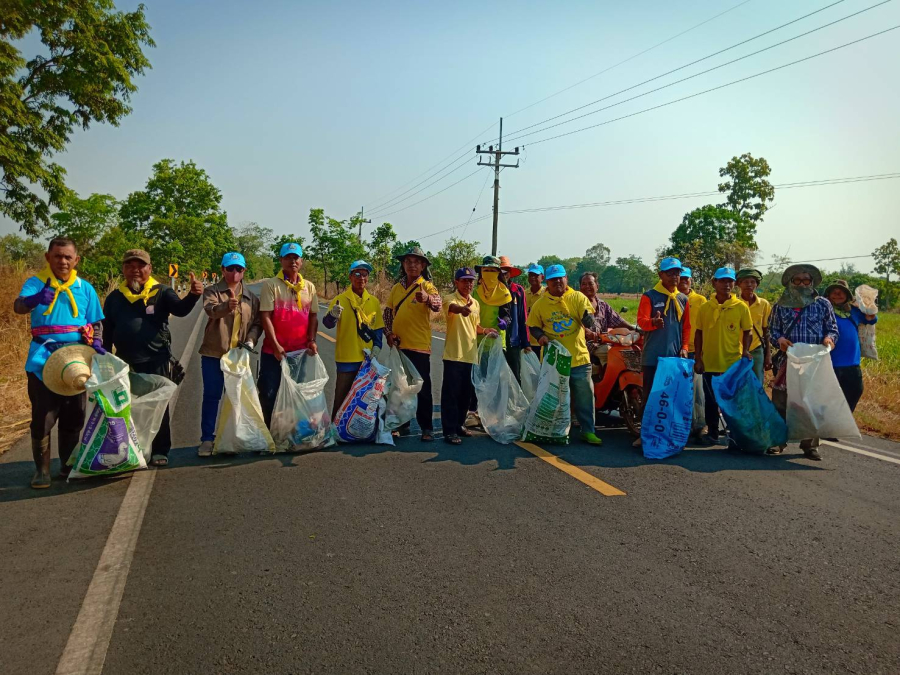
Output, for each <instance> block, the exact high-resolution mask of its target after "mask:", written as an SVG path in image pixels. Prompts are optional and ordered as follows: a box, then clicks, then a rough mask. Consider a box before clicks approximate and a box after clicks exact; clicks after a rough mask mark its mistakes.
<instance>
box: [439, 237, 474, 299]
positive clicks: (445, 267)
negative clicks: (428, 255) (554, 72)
mask: <svg viewBox="0 0 900 675" xmlns="http://www.w3.org/2000/svg"><path fill="white" fill-rule="evenodd" d="M481 258H482V256H481V255H479V254H478V242H477V241H465V240H463V239H458V238H456V237H451V238H450V239H448V240H447V241H446V242H444V248H442V249H441V250H440V251H438V252H437V253H436V254H435V255H434V259H433V260H432V265H431V272H432V274H433V275H434V283H435V285H437V286H438V287H439V288H444V289H450V288H453V275H454V274H455V273H456V270H458V269H459V268H460V267H472V268H474V267H475V265H477V264H479V263H480V262H481Z"/></svg>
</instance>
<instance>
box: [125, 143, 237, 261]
mask: <svg viewBox="0 0 900 675" xmlns="http://www.w3.org/2000/svg"><path fill="white" fill-rule="evenodd" d="M221 201H222V193H221V192H219V189H218V188H216V186H215V185H213V184H212V182H211V181H210V179H209V176H208V175H207V173H206V171H204V170H203V169H201V168H199V167H197V165H196V164H194V162H181V163H180V164H176V163H175V162H174V160H171V159H163V160H161V161H159V162H157V163H156V164H154V165H153V175H152V176H151V177H150V179H149V180H148V181H147V186H146V188H145V189H144V190H142V191H139V192H132V193H131V194H130V195H128V198H127V199H126V200H125V201H124V202H123V203H122V207H121V209H120V211H119V217H120V218H121V222H122V228H123V230H125V232H126V233H129V234H136V235H140V236H142V237H144V238H145V239H146V240H147V242H148V245H149V246H150V255H151V256H152V257H153V260H154V262H155V263H156V267H157V270H158V271H162V267H163V266H164V265H166V264H168V263H180V264H181V266H182V271H183V272H184V273H185V274H186V273H187V272H188V271H194V272H197V273H199V272H200V271H202V270H217V269H219V267H220V264H221V261H222V255H223V254H224V253H226V252H227V251H229V250H233V249H234V247H235V241H234V235H233V233H232V231H231V228H230V227H228V218H227V216H226V214H225V212H224V211H222V210H221V208H220V203H221Z"/></svg>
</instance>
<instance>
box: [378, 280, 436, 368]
mask: <svg viewBox="0 0 900 675" xmlns="http://www.w3.org/2000/svg"><path fill="white" fill-rule="evenodd" d="M416 283H418V284H419V288H421V289H422V290H423V291H424V292H425V293H426V294H427V295H437V292H438V290H437V288H435V286H434V284H433V283H431V282H430V281H426V280H425V279H423V278H422V277H419V278H418V279H417V280H416ZM415 285H416V284H410V285H409V287H407V288H403V286H402V284H400V282H399V281H398V282H397V283H396V284H394V287H393V288H392V289H391V294H390V296H389V297H388V307H390V308H391V310H392V313H393V315H394V324H393V329H392V330H393V332H394V334H395V335H397V336H399V338H400V349H412V350H413V351H417V352H431V308H430V307H429V306H428V304H427V303H424V302H416V293H417V292H418V290H419V288H417V289H415V290H412V289H413V287H414V286H415ZM411 290H412V293H410V291H411ZM407 294H409V297H408V298H406V300H403V298H405V297H406V295H407ZM401 301H403V304H402V305H401V304H400V302H401ZM398 305H400V309H399V310H398V309H397V306H398Z"/></svg>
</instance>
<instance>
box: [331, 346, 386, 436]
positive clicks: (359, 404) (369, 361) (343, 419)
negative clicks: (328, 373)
mask: <svg viewBox="0 0 900 675" xmlns="http://www.w3.org/2000/svg"><path fill="white" fill-rule="evenodd" d="M365 355H366V358H365V360H364V361H363V363H362V365H361V366H360V367H359V372H358V373H357V374H356V379H354V380H353V386H352V387H350V393H349V394H347V398H346V399H344V402H343V403H342V404H341V407H340V408H339V409H338V411H337V415H335V430H336V432H337V435H338V438H339V439H340V440H342V441H345V442H347V443H359V442H362V441H371V440H373V439H374V438H375V432H376V430H377V427H378V404H379V402H380V401H381V399H382V398H383V396H384V388H385V385H386V383H387V378H388V375H389V374H390V369H388V368H387V367H385V366H383V365H381V364H380V363H378V361H376V360H375V358H374V357H373V356H372V355H371V353H370V352H369V351H368V350H366V351H365Z"/></svg>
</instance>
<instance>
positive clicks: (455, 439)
mask: <svg viewBox="0 0 900 675" xmlns="http://www.w3.org/2000/svg"><path fill="white" fill-rule="evenodd" d="M444 442H445V443H449V444H450V445H462V439H461V438H460V437H459V436H457V435H456V434H451V435H450V436H444Z"/></svg>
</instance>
